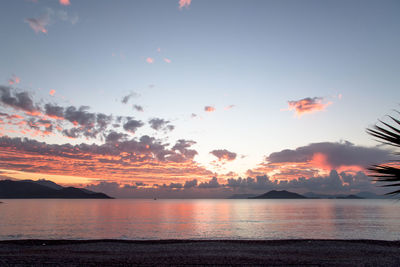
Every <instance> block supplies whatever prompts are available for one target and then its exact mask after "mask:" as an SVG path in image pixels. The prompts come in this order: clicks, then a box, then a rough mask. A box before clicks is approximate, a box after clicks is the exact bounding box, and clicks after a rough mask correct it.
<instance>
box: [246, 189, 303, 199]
mask: <svg viewBox="0 0 400 267" xmlns="http://www.w3.org/2000/svg"><path fill="white" fill-rule="evenodd" d="M250 198H257V199H303V198H306V197H305V196H302V195H300V194H297V193H293V192H289V191H286V190H282V191H277V190H272V191H269V192H267V193H265V194H262V195H259V196H255V197H250Z"/></svg>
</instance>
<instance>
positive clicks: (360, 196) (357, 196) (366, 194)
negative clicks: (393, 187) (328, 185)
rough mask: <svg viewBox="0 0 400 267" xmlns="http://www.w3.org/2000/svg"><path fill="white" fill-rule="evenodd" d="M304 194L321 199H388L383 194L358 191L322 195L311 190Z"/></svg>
mask: <svg viewBox="0 0 400 267" xmlns="http://www.w3.org/2000/svg"><path fill="white" fill-rule="evenodd" d="M304 196H306V197H308V198H321V199H363V198H368V199H388V198H389V197H388V196H385V195H377V194H375V193H371V192H360V193H357V194H351V195H345V194H335V195H324V194H316V193H313V192H307V193H305V194H304Z"/></svg>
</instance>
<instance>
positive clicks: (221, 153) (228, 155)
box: [210, 149, 237, 161]
mask: <svg viewBox="0 0 400 267" xmlns="http://www.w3.org/2000/svg"><path fill="white" fill-rule="evenodd" d="M210 153H211V154H212V155H214V156H216V157H217V158H218V160H220V161H222V160H227V161H232V160H235V159H236V156H237V154H236V153H234V152H230V151H228V150H226V149H215V150H213V151H211V152H210Z"/></svg>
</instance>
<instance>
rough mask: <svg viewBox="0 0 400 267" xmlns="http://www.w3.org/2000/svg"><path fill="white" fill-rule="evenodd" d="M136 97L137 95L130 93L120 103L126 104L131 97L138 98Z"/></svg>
mask: <svg viewBox="0 0 400 267" xmlns="http://www.w3.org/2000/svg"><path fill="white" fill-rule="evenodd" d="M138 96H139V95H138V94H137V93H135V92H131V93H129V94H128V95H126V96H124V97H122V99H121V103H122V104H127V103H128V102H129V100H130V99H131V98H133V97H138Z"/></svg>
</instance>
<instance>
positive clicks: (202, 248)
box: [0, 239, 400, 266]
mask: <svg viewBox="0 0 400 267" xmlns="http://www.w3.org/2000/svg"><path fill="white" fill-rule="evenodd" d="M399 252H400V241H377V240H305V239H302V240H257V241H254V240H146V241H130V240H10V241H0V266H15V265H17V266H27V265H29V266H32V265H33V266H43V265H46V266H54V265H59V266H82V265H85V266H99V265H104V266H117V265H142V266H143V265H144V266H146V265H147V266H149V265H174V266H191V265H193V266H194V265H231V266H239V265H250V266H251V265H269V266H287V265H295V266H310V265H315V266H333V265H336V266H399V265H400V253H399Z"/></svg>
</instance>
